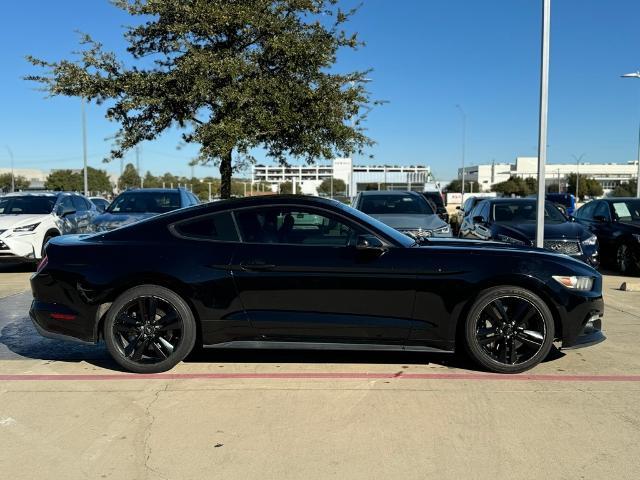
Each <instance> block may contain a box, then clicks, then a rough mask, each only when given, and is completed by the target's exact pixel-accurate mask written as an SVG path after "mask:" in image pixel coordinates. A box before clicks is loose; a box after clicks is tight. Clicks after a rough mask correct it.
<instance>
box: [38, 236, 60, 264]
mask: <svg viewBox="0 0 640 480" xmlns="http://www.w3.org/2000/svg"><path fill="white" fill-rule="evenodd" d="M54 237H57V235H53V234H51V233H47V234H46V235H45V236H44V240H42V248H41V249H40V258H42V257H44V247H46V246H47V242H48V241H49V240H51V239H52V238H54Z"/></svg>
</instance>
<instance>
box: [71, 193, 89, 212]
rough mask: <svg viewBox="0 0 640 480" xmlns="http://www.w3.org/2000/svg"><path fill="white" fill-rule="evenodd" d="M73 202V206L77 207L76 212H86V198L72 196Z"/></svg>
mask: <svg viewBox="0 0 640 480" xmlns="http://www.w3.org/2000/svg"><path fill="white" fill-rule="evenodd" d="M71 202H72V203H73V208H75V209H76V212H84V211H86V210H87V204H86V203H84V199H83V198H82V197H79V196H77V195H74V196H72V197H71Z"/></svg>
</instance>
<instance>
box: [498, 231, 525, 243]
mask: <svg viewBox="0 0 640 480" xmlns="http://www.w3.org/2000/svg"><path fill="white" fill-rule="evenodd" d="M498 240H500V241H501V242H505V243H511V244H513V245H527V244H526V243H525V242H523V241H522V240H518V239H517V238H513V237H510V236H508V235H500V234H498Z"/></svg>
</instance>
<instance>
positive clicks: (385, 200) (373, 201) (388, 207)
mask: <svg viewBox="0 0 640 480" xmlns="http://www.w3.org/2000/svg"><path fill="white" fill-rule="evenodd" d="M360 210H362V211H363V212H364V213H367V214H369V215H387V214H397V215H430V214H433V213H434V212H433V209H432V208H431V206H430V205H429V203H428V202H427V200H426V199H425V198H423V197H419V196H417V195H364V196H363V197H362V204H361V205H360Z"/></svg>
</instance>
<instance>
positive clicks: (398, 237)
mask: <svg viewBox="0 0 640 480" xmlns="http://www.w3.org/2000/svg"><path fill="white" fill-rule="evenodd" d="M336 205H337V206H338V207H339V208H341V209H342V210H345V211H346V212H348V213H350V214H351V215H353V216H354V217H356V218H358V219H360V220H362V222H364V223H365V224H369V225H372V226H373V227H375V228H377V229H378V230H380V231H381V232H382V233H384V234H385V235H386V236H387V237H389V238H391V239H392V240H394V241H396V242H398V243H399V244H400V245H402V246H403V247H411V246H412V245H415V244H416V241H415V240H413V239H412V238H410V237H407V236H406V235H404V234H402V233H400V232H399V231H397V230H396V229H394V228H391V227H390V226H388V225H385V224H384V223H382V222H381V221H379V220H376V219H375V218H373V217H370V216H369V215H367V214H365V213H363V212H361V211H360V210H356V209H355V208H352V207H350V206H348V205H345V204H344V203H340V202H336Z"/></svg>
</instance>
